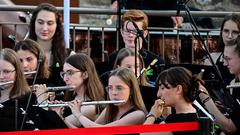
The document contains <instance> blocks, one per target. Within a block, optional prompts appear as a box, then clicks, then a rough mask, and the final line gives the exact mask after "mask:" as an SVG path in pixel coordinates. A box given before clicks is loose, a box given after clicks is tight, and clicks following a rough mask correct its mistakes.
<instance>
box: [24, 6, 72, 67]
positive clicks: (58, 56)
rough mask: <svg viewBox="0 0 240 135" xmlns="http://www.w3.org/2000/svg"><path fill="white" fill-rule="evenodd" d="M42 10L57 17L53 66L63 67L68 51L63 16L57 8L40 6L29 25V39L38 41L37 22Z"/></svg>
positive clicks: (53, 43)
mask: <svg viewBox="0 0 240 135" xmlns="http://www.w3.org/2000/svg"><path fill="white" fill-rule="evenodd" d="M42 10H45V11H49V12H52V13H54V14H55V17H56V23H57V28H56V32H55V33H54V36H53V39H52V48H51V51H52V55H53V65H56V64H57V63H59V64H60V66H62V65H63V63H64V60H65V59H66V57H67V50H66V47H65V42H64V36H63V26H62V21H61V15H60V13H59V12H58V10H57V8H56V7H55V6H54V5H52V4H49V3H41V4H40V5H38V7H37V8H36V9H35V10H34V11H33V12H32V18H31V21H30V25H29V30H30V31H29V38H30V39H33V40H35V41H36V40H37V35H36V32H35V22H36V19H37V16H38V13H39V12H40V11H42Z"/></svg>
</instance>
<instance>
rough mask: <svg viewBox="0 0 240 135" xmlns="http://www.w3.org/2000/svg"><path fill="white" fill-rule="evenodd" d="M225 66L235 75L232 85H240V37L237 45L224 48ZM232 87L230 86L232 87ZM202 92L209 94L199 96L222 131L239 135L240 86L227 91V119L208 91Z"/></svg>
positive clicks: (202, 88) (236, 42)
mask: <svg viewBox="0 0 240 135" xmlns="http://www.w3.org/2000/svg"><path fill="white" fill-rule="evenodd" d="M223 56H224V58H223V59H224V66H227V68H228V70H229V72H230V73H231V74H234V75H235V79H233V80H232V81H231V83H230V84H231V85H234V84H236V83H239V80H240V78H239V76H240V72H239V71H240V66H239V62H240V37H239V36H238V38H237V39H236V41H235V43H233V44H228V45H225V47H224V55H223ZM231 85H230V86H231ZM200 89H201V90H203V91H205V92H206V93H207V94H204V93H201V94H200V95H199V97H200V99H201V100H202V102H203V104H204V105H205V106H206V108H207V110H208V111H209V112H210V113H211V114H212V115H213V116H214V117H215V122H216V123H217V124H218V125H219V126H220V128H221V130H222V131H223V132H224V133H225V134H233V135H235V134H236V135H238V134H239V133H240V117H239V114H240V91H239V86H237V87H236V88H231V89H230V91H225V94H224V96H225V97H224V98H225V99H224V101H225V102H226V103H223V105H225V107H227V108H229V109H228V110H230V111H227V112H226V113H227V114H229V117H226V116H225V115H224V114H223V113H222V112H221V111H219V109H218V107H217V106H216V105H215V104H214V101H213V100H212V98H211V97H210V96H209V94H208V91H207V90H206V89H205V88H204V87H203V86H201V87H200Z"/></svg>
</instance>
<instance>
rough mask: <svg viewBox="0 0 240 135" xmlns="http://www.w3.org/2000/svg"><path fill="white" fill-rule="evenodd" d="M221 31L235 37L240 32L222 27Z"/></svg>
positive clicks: (225, 34)
mask: <svg viewBox="0 0 240 135" xmlns="http://www.w3.org/2000/svg"><path fill="white" fill-rule="evenodd" d="M222 33H223V35H224V36H229V34H231V35H232V37H233V38H237V37H238V36H239V34H240V32H239V31H236V30H233V31H231V30H229V29H223V31H222Z"/></svg>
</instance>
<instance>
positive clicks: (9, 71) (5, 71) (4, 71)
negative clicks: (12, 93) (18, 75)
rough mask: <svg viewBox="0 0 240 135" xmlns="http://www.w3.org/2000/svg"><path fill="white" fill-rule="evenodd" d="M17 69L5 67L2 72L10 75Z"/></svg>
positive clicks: (0, 72)
mask: <svg viewBox="0 0 240 135" xmlns="http://www.w3.org/2000/svg"><path fill="white" fill-rule="evenodd" d="M14 71H15V69H14V70H7V69H4V70H1V71H0V74H3V75H10V74H11V73H13V72H14Z"/></svg>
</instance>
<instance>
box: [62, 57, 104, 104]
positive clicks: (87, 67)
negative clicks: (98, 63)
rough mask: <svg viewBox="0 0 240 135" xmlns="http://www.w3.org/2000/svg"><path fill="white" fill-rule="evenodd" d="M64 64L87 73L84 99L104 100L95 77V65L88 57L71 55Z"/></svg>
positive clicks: (100, 84) (102, 91)
mask: <svg viewBox="0 0 240 135" xmlns="http://www.w3.org/2000/svg"><path fill="white" fill-rule="evenodd" d="M65 63H68V64H70V65H71V66H73V67H75V68H77V69H79V70H80V71H82V72H87V73H88V78H87V79H85V80H84V85H85V86H86V91H85V92H84V93H85V96H86V97H88V98H90V99H91V100H104V89H103V85H102V83H101V81H100V79H99V77H98V75H97V71H96V68H95V65H94V63H93V61H92V59H91V58H90V57H89V56H88V55H86V54H83V53H77V54H73V55H71V56H69V57H68V58H67V59H66V61H65Z"/></svg>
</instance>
